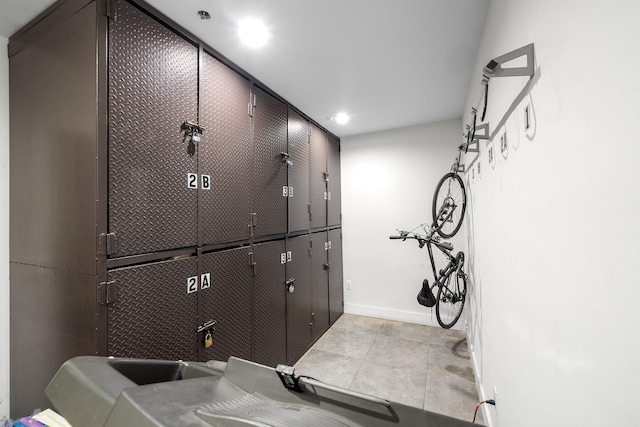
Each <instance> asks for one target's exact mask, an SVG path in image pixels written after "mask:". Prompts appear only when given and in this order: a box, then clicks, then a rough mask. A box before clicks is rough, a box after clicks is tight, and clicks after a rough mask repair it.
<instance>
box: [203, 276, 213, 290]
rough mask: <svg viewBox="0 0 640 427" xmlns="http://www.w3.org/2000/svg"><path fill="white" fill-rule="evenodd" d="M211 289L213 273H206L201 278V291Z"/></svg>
mask: <svg viewBox="0 0 640 427" xmlns="http://www.w3.org/2000/svg"><path fill="white" fill-rule="evenodd" d="M210 287H211V273H204V274H203V275H202V276H200V290H202V289H208V288H210Z"/></svg>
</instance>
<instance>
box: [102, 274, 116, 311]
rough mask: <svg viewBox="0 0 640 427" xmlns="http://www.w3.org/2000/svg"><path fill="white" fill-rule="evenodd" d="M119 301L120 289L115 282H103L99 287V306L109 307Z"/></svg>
mask: <svg viewBox="0 0 640 427" xmlns="http://www.w3.org/2000/svg"><path fill="white" fill-rule="evenodd" d="M117 299H118V289H117V286H116V282H115V280H112V281H110V282H101V283H100V284H99V285H98V305H109V304H111V303H113V302H115V301H116V300H117Z"/></svg>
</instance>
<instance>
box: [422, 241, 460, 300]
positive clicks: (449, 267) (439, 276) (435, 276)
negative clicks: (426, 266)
mask: <svg viewBox="0 0 640 427" xmlns="http://www.w3.org/2000/svg"><path fill="white" fill-rule="evenodd" d="M426 245H427V252H428V253H429V261H431V271H432V272H433V279H434V282H433V283H432V284H431V289H433V288H434V287H435V286H436V285H438V284H440V283H441V282H440V279H442V278H443V277H447V276H448V275H449V274H451V270H452V269H453V268H455V267H458V265H457V262H456V258H455V257H454V256H453V255H451V252H450V251H447V250H445V249H442V248H440V247H439V246H436V247H437V248H438V250H439V251H440V252H442V253H443V254H444V256H446V257H447V260H448V261H449V262H448V263H447V265H446V266H445V267H444V268H443V269H441V270H440V274H438V271H437V269H436V262H435V259H434V258H433V248H432V247H431V245H432V244H431V242H427V243H426Z"/></svg>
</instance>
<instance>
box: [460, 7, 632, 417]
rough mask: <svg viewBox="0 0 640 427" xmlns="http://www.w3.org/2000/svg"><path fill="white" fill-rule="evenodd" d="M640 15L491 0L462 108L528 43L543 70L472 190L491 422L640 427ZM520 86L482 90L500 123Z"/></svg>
mask: <svg viewBox="0 0 640 427" xmlns="http://www.w3.org/2000/svg"><path fill="white" fill-rule="evenodd" d="M639 16H640V2H638V1H637V0H627V1H623V0H620V1H617V2H615V4H614V3H607V2H602V1H585V0H562V1H550V0H543V1H531V0H492V2H491V6H490V11H489V14H488V18H487V22H486V27H485V31H484V35H483V38H482V42H481V47H480V50H479V54H478V59H477V63H476V66H475V70H474V73H473V75H474V76H476V78H475V79H474V80H473V81H472V85H471V89H470V93H469V98H468V99H469V101H468V110H467V111H469V110H470V107H471V106H472V105H474V104H475V103H476V101H477V99H478V95H479V94H480V90H481V87H480V79H481V77H482V74H481V70H482V67H483V66H484V65H486V64H487V63H488V62H489V60H490V59H492V58H494V57H496V56H499V55H501V54H504V53H506V52H509V51H511V50H513V49H516V48H519V47H521V46H523V45H526V44H528V43H531V42H533V43H535V49H536V55H537V65H538V67H539V80H538V81H537V83H536V84H535V86H534V87H533V89H532V91H531V96H530V97H529V98H527V99H525V101H523V102H529V103H531V104H532V107H533V110H534V112H535V125H534V128H533V129H532V130H531V131H530V132H528V133H525V132H524V131H523V130H522V127H523V108H524V104H522V105H520V106H519V108H518V110H517V111H516V112H515V113H514V115H513V116H512V118H511V119H510V120H509V122H508V124H507V126H506V132H507V136H508V137H507V140H508V141H509V151H508V157H507V159H506V160H504V159H502V158H501V157H500V155H499V154H498V159H497V162H496V164H495V169H494V168H492V167H491V166H490V165H489V163H488V155H487V150H483V152H482V154H481V158H480V165H481V176H480V178H479V179H478V178H476V179H475V180H472V181H471V182H470V186H469V187H470V193H471V203H470V210H469V216H468V217H467V224H466V225H467V231H468V232H469V238H468V259H469V260H470V261H471V262H470V265H469V267H470V276H471V282H472V286H471V291H472V295H470V303H471V304H470V308H471V310H470V312H469V314H470V316H469V319H470V322H471V325H470V326H471V328H470V343H471V344H472V346H473V350H472V351H473V357H474V360H475V363H476V368H477V370H476V374H477V376H478V380H479V384H480V385H481V390H482V392H483V393H484V397H485V398H492V397H493V388H494V387H496V390H497V399H496V400H497V406H496V408H495V410H493V409H490V410H489V412H490V415H491V422H492V424H493V425H494V426H496V425H499V426H502V427H507V426H508V427H520V426H538V425H543V426H601V425H608V426H631V425H640V412H639V411H638V410H637V403H638V391H637V387H638V384H639V383H640V369H639V368H638V361H639V357H638V356H640V334H639V333H638V331H637V330H636V329H635V327H637V325H638V324H639V323H640V309H639V308H638V303H639V300H640V286H638V285H639V284H640V281H639V280H638V272H637V268H636V266H637V265H638V260H639V259H640V257H639V255H640V251H639V250H638V242H639V241H640V227H638V217H639V214H640V169H639V168H638V165H637V164H636V163H635V160H637V159H638V157H639V156H640V136H639V133H638V121H639V119H638V118H639V117H640V98H639V95H640V56H639V55H638V52H639V50H640V27H639V26H638V23H637V18H638V17H639ZM525 80H526V79H522V78H501V79H493V80H491V82H490V92H489V114H488V117H487V119H488V120H489V122H490V123H492V124H493V125H494V126H495V125H496V124H497V123H498V121H499V120H500V119H501V117H502V113H503V112H504V111H505V110H506V108H507V106H508V105H509V103H510V102H511V100H512V99H513V97H514V96H515V95H516V94H517V92H518V91H519V89H520V88H521V87H522V86H523V84H524V82H525ZM467 119H468V115H467V116H466V117H464V118H463V121H466V120H467ZM527 136H528V137H527ZM497 143H498V141H494V144H496V146H497ZM481 148H484V144H482V145H481Z"/></svg>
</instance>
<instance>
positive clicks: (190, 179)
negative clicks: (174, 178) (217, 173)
mask: <svg viewBox="0 0 640 427" xmlns="http://www.w3.org/2000/svg"><path fill="white" fill-rule="evenodd" d="M187 188H191V189H194V190H197V189H198V174H197V173H188V174H187ZM200 188H202V189H203V190H211V175H200Z"/></svg>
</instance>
